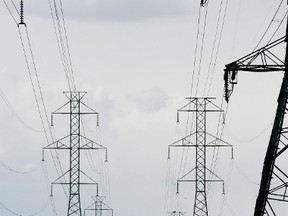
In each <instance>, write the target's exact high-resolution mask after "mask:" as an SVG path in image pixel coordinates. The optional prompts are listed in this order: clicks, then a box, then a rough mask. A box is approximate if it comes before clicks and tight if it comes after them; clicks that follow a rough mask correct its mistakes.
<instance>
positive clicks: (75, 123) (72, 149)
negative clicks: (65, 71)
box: [43, 91, 107, 216]
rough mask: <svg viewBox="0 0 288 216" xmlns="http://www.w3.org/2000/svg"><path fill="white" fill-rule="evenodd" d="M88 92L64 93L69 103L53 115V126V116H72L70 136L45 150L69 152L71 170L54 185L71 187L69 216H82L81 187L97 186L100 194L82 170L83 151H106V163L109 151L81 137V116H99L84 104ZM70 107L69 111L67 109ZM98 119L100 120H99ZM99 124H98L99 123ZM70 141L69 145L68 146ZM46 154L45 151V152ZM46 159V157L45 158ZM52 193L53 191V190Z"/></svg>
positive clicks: (93, 182) (92, 181) (96, 184)
mask: <svg viewBox="0 0 288 216" xmlns="http://www.w3.org/2000/svg"><path fill="white" fill-rule="evenodd" d="M85 94H86V92H82V91H68V92H64V95H65V96H66V97H67V98H68V100H69V101H68V102H67V103H65V104H64V105H63V106H61V107H60V108H59V109H57V110H56V111H55V112H53V113H52V117H51V124H52V125H53V115H56V114H64V115H69V116H70V134H69V135H67V136H65V137H63V138H62V139H60V140H58V141H56V142H53V143H52V144H50V145H48V146H46V147H44V148H43V150H46V149H57V150H69V153H70V160H69V162H70V163H69V166H70V168H69V170H68V171H67V172H65V173H64V174H63V175H62V176H60V177H59V178H57V179H56V180H55V181H54V182H53V183H52V185H53V184H68V186H69V203H68V213H67V216H81V215H82V211H81V199H80V185H81V184H85V185H95V186H96V194H98V183H97V182H95V181H94V180H93V179H91V178H90V177H88V176H87V175H86V174H85V173H84V172H83V171H82V170H81V166H80V162H81V160H80V156H81V154H80V152H81V150H98V149H104V150H105V151H106V161H107V149H106V148H105V147H104V146H102V145H100V144H98V143H96V142H94V141H92V140H90V139H88V138H86V137H84V136H82V135H81V130H80V126H81V115H97V116H98V113H97V112H95V111H94V110H93V109H91V108H90V107H88V106H87V105H86V104H84V103H83V102H82V101H81V100H82V98H83V97H84V96H85ZM66 107H68V111H65V108H66ZM82 107H85V111H82V109H81V108H82ZM97 119H98V118H97ZM97 124H98V122H97ZM67 141H68V144H67ZM43 152H44V151H43ZM43 159H44V156H43ZM66 175H68V178H69V182H63V181H64V180H63V179H65V176H66ZM82 175H85V176H86V178H87V177H88V179H89V182H82V181H81V176H82ZM51 191H52V189H51Z"/></svg>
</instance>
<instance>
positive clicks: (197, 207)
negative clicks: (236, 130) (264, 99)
mask: <svg viewBox="0 0 288 216" xmlns="http://www.w3.org/2000/svg"><path fill="white" fill-rule="evenodd" d="M186 99H187V100H188V103H187V104H186V105H185V106H183V107H182V108H181V109H179V110H178V112H177V122H179V112H188V113H190V112H195V113H196V115H195V117H196V121H195V122H196V131H195V132H194V133H190V134H189V135H187V136H185V137H184V138H182V139H180V140H178V141H176V142H174V143H172V144H171V145H169V147H168V159H170V148H171V147H181V148H183V147H184V148H189V147H194V148H196V155H195V156H196V167H195V168H193V169H192V170H190V171H189V172H187V173H186V174H185V175H184V176H182V177H181V178H180V179H178V180H177V193H179V184H178V183H179V182H195V184H196V189H195V201H194V210H193V216H208V208H207V193H206V183H207V182H222V183H223V193H224V181H223V180H222V179H221V178H220V177H218V176H217V175H216V174H214V172H213V171H212V170H210V169H208V168H207V166H206V149H207V147H232V145H230V144H229V143H227V142H224V141H223V140H221V139H219V138H217V137H215V136H213V135H212V134H210V133H208V132H207V131H206V129H207V125H206V115H207V113H210V112H214V113H215V112H222V111H223V110H221V108H219V107H218V106H217V105H215V104H214V103H213V102H212V101H213V100H214V99H215V98H211V97H207V98H198V97H189V98H186ZM210 105H212V107H213V108H209V107H208V106H210ZM191 106H193V107H191ZM215 108H216V109H215ZM232 152H233V151H232ZM193 172H195V178H190V176H191V175H192V173H193ZM207 173H209V174H210V176H213V177H211V178H207Z"/></svg>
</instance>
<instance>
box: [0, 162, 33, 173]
mask: <svg viewBox="0 0 288 216" xmlns="http://www.w3.org/2000/svg"><path fill="white" fill-rule="evenodd" d="M0 165H1V166H2V167H4V168H5V169H7V170H9V171H10V172H13V173H17V174H28V173H31V172H34V171H35V170H37V169H38V167H36V168H34V169H31V170H28V171H19V170H15V169H13V168H11V167H10V166H8V165H7V164H5V163H3V162H2V161H0Z"/></svg>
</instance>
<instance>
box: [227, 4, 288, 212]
mask: <svg viewBox="0 0 288 216" xmlns="http://www.w3.org/2000/svg"><path fill="white" fill-rule="evenodd" d="M287 4H288V3H287ZM286 22H287V23H286V33H285V35H284V36H283V37H281V38H279V39H277V40H275V41H273V42H271V43H269V44H267V45H266V46H264V47H261V48H260V49H257V50H255V51H253V52H252V53H250V54H248V55H246V56H244V57H242V58H240V59H238V60H236V61H233V62H232V63H230V64H227V65H226V66H225V69H224V80H225V84H224V85H225V86H224V87H225V99H226V101H227V102H228V101H229V99H230V96H231V94H232V92H233V90H234V85H235V84H237V77H238V74H239V72H256V73H260V72H265V73H267V72H277V71H279V72H284V76H283V80H282V84H281V88H280V92H279V96H278V98H277V109H276V114H275V118H274V123H273V128H272V131H271V135H270V139H269V143H268V147H267V150H266V155H265V158H264V164H263V168H262V176H261V181H260V187H259V192H258V196H257V199H256V204H255V209H254V216H263V215H274V216H275V215H277V214H278V212H277V211H276V209H280V208H279V206H278V205H280V203H287V202H288V194H287V191H288V184H287V183H288V171H287V166H286V160H285V162H283V161H282V163H281V159H282V160H283V159H285V158H283V157H285V153H286V154H287V149H288V142H287V140H288V138H287V133H288V130H287V129H288V127H287V125H288V118H287V110H288V107H287V106H288V46H287V41H288V39H287V38H288V20H287V21H286ZM285 46H286V48H285V49H283V48H284V47H285ZM281 50H285V53H284V56H285V57H279V54H280V53H281V52H279V51H281Z"/></svg>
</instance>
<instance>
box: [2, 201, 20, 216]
mask: <svg viewBox="0 0 288 216" xmlns="http://www.w3.org/2000/svg"><path fill="white" fill-rule="evenodd" d="M0 206H2V208H3V209H5V210H6V211H8V212H10V213H11V214H13V215H16V216H22V215H21V214H18V213H16V212H14V211H13V210H11V209H10V208H8V207H7V206H6V205H4V204H3V203H2V202H0Z"/></svg>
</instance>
